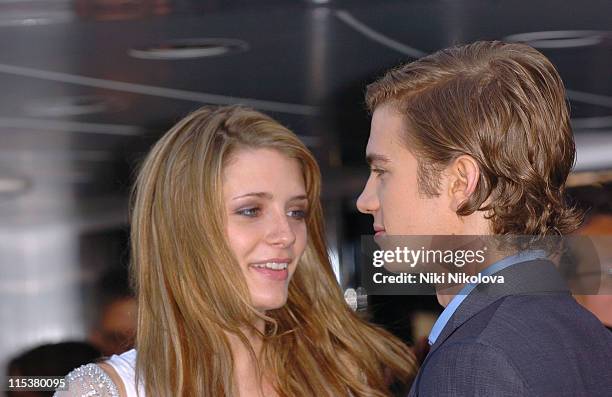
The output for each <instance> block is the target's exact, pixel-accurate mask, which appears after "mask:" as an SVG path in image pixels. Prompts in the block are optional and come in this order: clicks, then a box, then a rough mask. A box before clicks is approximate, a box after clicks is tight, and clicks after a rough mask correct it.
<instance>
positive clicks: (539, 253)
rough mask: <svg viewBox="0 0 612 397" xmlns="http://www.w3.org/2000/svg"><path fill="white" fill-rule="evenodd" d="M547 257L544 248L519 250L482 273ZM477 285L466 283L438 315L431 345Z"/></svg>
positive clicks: (431, 336) (431, 337) (430, 338)
mask: <svg viewBox="0 0 612 397" xmlns="http://www.w3.org/2000/svg"><path fill="white" fill-rule="evenodd" d="M546 257H547V255H546V252H545V251H544V250H529V251H523V252H519V253H518V254H515V255H511V256H507V257H505V258H504V259H502V260H500V261H497V262H495V263H494V264H492V265H491V266H489V267H487V268H486V269H484V270H483V271H481V272H480V274H481V275H483V276H490V275H492V274H495V273H497V272H499V271H502V270H504V269H505V268H507V267H509V266H512V265H514V264H517V263H521V262H527V261H533V260H536V259H544V258H546ZM477 285H478V284H475V283H470V284H466V285H465V286H464V287H463V288H462V289H461V291H459V293H458V294H457V295H455V296H454V297H453V299H451V301H450V302H449V303H448V305H447V306H446V308H444V310H443V311H442V314H440V317H438V320H436V323H435V324H434V326H433V328H432V329H431V332H430V333H429V337H428V341H429V344H430V345H433V344H434V343H436V340H437V339H438V336H440V333H442V330H443V329H444V327H445V326H446V324H447V323H448V321H449V320H450V318H451V317H452V316H453V314H454V313H455V311H457V308H458V307H459V306H460V305H461V303H462V302H463V301H464V300H465V298H466V297H467V296H468V295H469V293H470V292H472V290H473V289H474V288H476V286H477Z"/></svg>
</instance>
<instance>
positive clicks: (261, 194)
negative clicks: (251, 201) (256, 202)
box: [232, 192, 272, 200]
mask: <svg viewBox="0 0 612 397" xmlns="http://www.w3.org/2000/svg"><path fill="white" fill-rule="evenodd" d="M244 197H260V198H265V199H268V200H270V199H272V194H270V193H267V192H251V193H246V194H241V195H240V196H236V197H234V198H233V199H232V200H238V199H241V198H244Z"/></svg>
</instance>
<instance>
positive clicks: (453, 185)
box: [446, 154, 480, 211]
mask: <svg viewBox="0 0 612 397" xmlns="http://www.w3.org/2000/svg"><path fill="white" fill-rule="evenodd" d="M446 174H447V175H448V178H449V179H448V180H449V184H448V194H449V197H450V203H451V207H452V209H453V211H457V210H458V209H459V207H461V204H463V203H464V202H465V201H466V200H467V199H468V198H469V197H470V196H471V195H472V193H474V191H475V190H476V185H477V184H478V180H479V179H480V167H479V166H478V163H477V162H476V160H474V158H473V157H472V156H468V155H466V154H464V155H461V156H459V157H457V158H456V159H455V160H453V161H452V163H451V165H450V166H449V167H447V169H446Z"/></svg>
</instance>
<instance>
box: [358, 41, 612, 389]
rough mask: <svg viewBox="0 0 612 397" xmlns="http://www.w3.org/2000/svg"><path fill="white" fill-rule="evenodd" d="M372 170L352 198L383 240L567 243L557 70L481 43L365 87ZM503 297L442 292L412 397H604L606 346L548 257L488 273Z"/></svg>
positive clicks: (492, 289)
mask: <svg viewBox="0 0 612 397" xmlns="http://www.w3.org/2000/svg"><path fill="white" fill-rule="evenodd" d="M366 102H367V104H368V107H369V109H370V111H371V112H373V115H372V125H371V131H370V138H369V141H368V145H367V148H366V157H367V160H368V163H369V164H370V167H371V174H370V177H369V179H368V182H367V184H366V186H365V188H364V191H363V192H362V194H361V196H360V197H359V199H358V202H357V206H358V208H359V210H360V211H361V212H364V213H367V214H371V215H372V216H373V217H374V231H375V233H376V234H377V235H378V236H381V235H382V236H384V235H434V234H438V235H452V234H459V235H491V234H496V235H503V236H511V235H534V236H548V235H556V234H565V233H569V232H571V231H572V230H574V229H575V228H576V227H577V226H578V224H579V216H578V215H577V214H576V212H575V211H574V210H573V209H572V208H570V207H568V206H567V205H566V203H565V200H564V185H565V181H566V178H567V176H568V174H569V171H570V169H571V167H572V165H573V162H574V156H575V148H574V141H573V136H572V131H571V127H570V123H569V115H568V108H567V104H566V102H565V91H564V88H563V84H562V82H561V79H560V77H559V75H558V73H557V71H556V70H555V68H554V67H553V65H552V64H551V63H550V62H549V61H548V59H546V58H545V57H544V56H543V55H542V54H540V53H539V52H537V51H536V50H534V49H532V48H530V47H528V46H526V45H522V44H505V43H500V42H477V43H474V44H471V45H467V46H462V47H455V48H450V49H446V50H442V51H439V52H437V53H435V54H433V55H430V56H427V57H425V58H422V59H420V60H418V61H416V62H413V63H410V64H407V65H404V66H401V67H399V68H397V69H394V70H391V71H389V72H388V73H387V74H386V75H385V76H383V77H382V78H381V79H379V80H378V81H376V82H375V83H373V84H371V85H370V86H368V90H367V94H366ZM487 271H488V272H489V273H496V274H498V275H503V276H504V277H505V280H506V281H505V283H504V284H488V285H482V284H481V285H478V286H475V285H472V284H468V285H465V286H464V288H463V290H462V291H461V292H459V293H457V294H455V295H444V294H441V293H438V300H439V302H440V303H441V304H442V305H443V306H445V310H444V312H443V313H442V314H441V316H440V317H439V319H438V321H437V322H436V324H435V325H434V327H433V329H432V332H431V334H430V336H429V342H430V344H431V345H432V346H431V351H430V353H429V354H428V356H427V358H426V359H425V361H424V363H423V365H422V367H421V370H420V372H419V374H418V376H417V378H416V379H415V381H414V383H413V386H412V389H411V392H410V395H411V396H524V395H537V396H565V395H567V396H570V395H571V396H587V395H588V396H604V395H607V396H610V395H612V376H611V375H612V360H611V359H610V357H612V337H611V336H610V333H609V332H608V331H607V330H606V329H605V328H604V327H603V326H602V324H601V323H600V322H599V321H598V320H597V319H596V318H595V317H594V316H592V315H591V314H590V313H588V312H587V311H586V310H584V309H583V308H582V307H581V306H580V305H578V304H577V303H576V302H575V300H574V299H573V298H572V297H571V295H570V294H569V292H568V291H567V289H566V287H565V285H564V283H563V281H562V280H561V279H560V277H559V276H558V274H557V272H556V269H555V267H554V266H553V265H552V263H550V262H549V261H548V260H547V259H546V257H545V254H544V253H543V252H542V251H526V252H521V253H519V254H517V255H514V256H510V257H507V258H505V259H502V260H501V261H499V262H497V263H494V264H493V265H491V266H490V267H489V268H487V269H485V272H487Z"/></svg>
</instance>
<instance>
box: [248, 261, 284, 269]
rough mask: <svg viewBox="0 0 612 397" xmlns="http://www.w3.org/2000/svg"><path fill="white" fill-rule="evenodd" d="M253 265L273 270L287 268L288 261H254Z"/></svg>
mask: <svg viewBox="0 0 612 397" xmlns="http://www.w3.org/2000/svg"><path fill="white" fill-rule="evenodd" d="M252 266H253V267H259V268H262V269H263V268H266V269H272V270H285V269H286V268H287V263H276V262H268V263H254V264H253V265H252Z"/></svg>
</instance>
